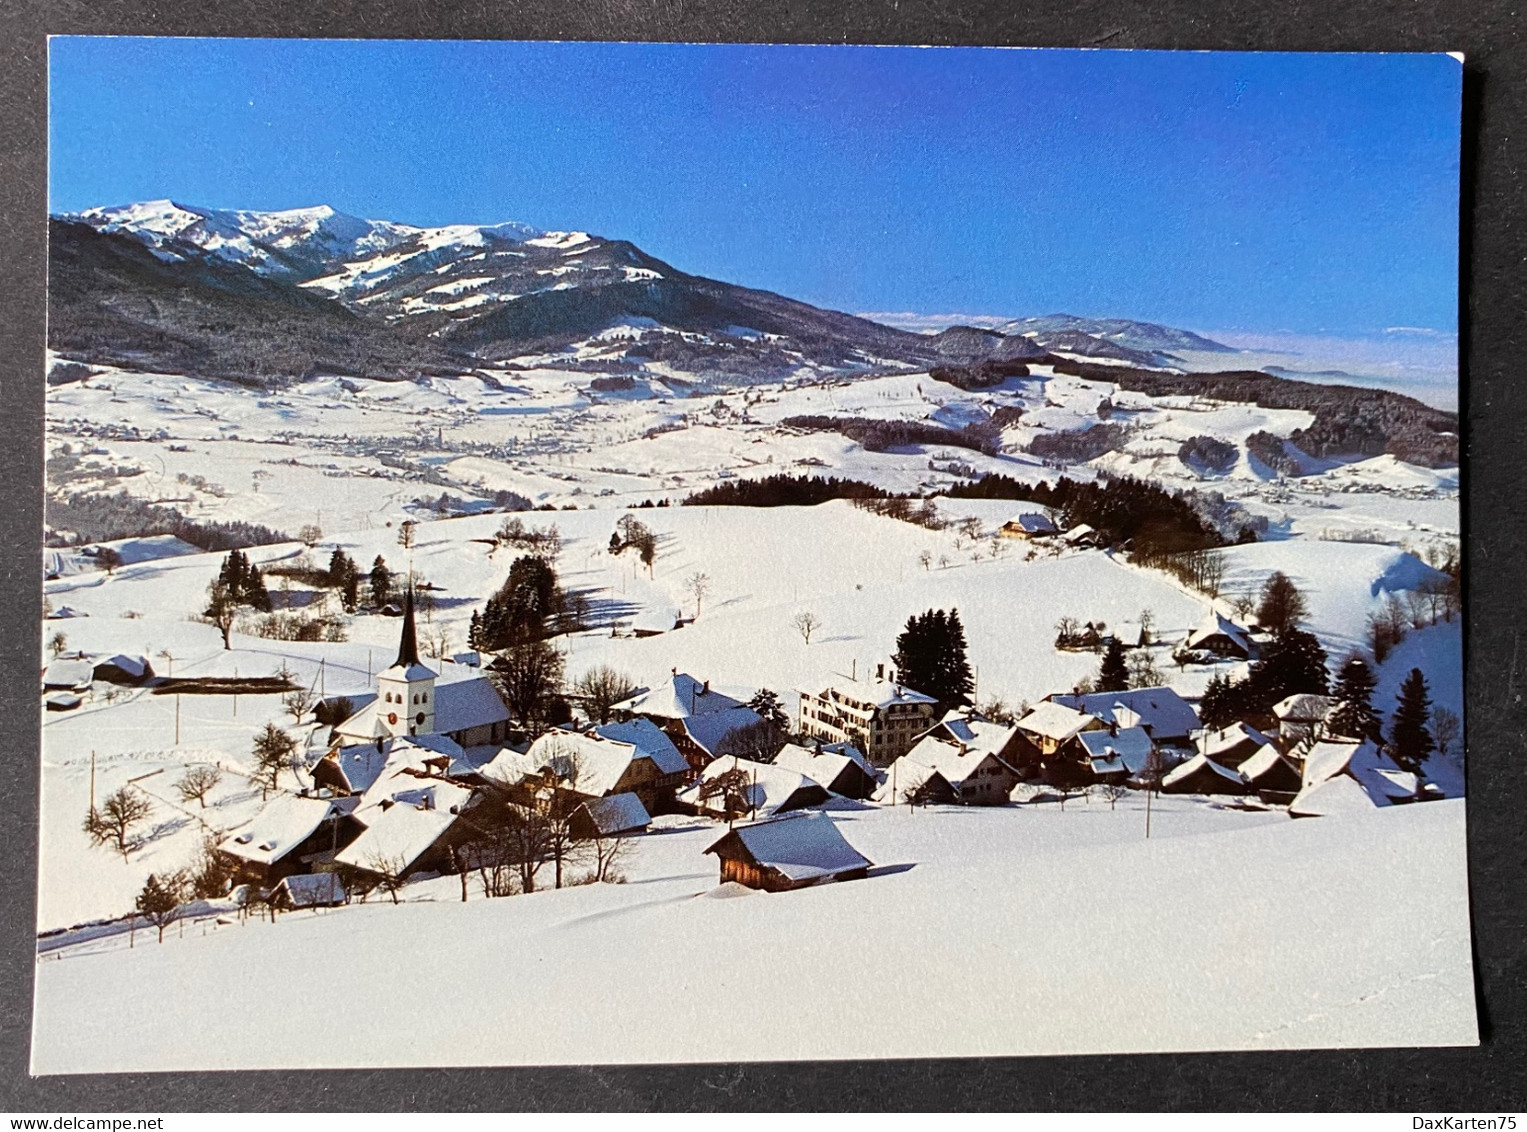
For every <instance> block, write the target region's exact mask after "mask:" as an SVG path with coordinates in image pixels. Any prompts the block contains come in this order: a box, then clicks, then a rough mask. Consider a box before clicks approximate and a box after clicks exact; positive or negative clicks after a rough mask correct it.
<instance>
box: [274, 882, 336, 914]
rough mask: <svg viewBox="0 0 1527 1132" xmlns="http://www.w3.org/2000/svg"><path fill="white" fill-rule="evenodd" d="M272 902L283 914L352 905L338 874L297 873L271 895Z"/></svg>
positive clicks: (277, 886)
mask: <svg viewBox="0 0 1527 1132" xmlns="http://www.w3.org/2000/svg"><path fill="white" fill-rule="evenodd" d="M270 902H271V903H272V904H273V905H274V906H275V907H276V908H278V909H280V910H281V911H283V912H295V911H297V910H298V909H300V908H335V907H338V906H339V905H341V904H348V903H350V894H349V893H348V892H346V891H345V886H344V884H343V883H341V881H340V879H339V875H338V874H337V873H297V874H294V875H293V876H289V877H283V878H282V880H281V883H280V884H278V885H276V888H275V891H274V892H272V893H271V895H270Z"/></svg>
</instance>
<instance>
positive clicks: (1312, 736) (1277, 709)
mask: <svg viewBox="0 0 1527 1132" xmlns="http://www.w3.org/2000/svg"><path fill="white" fill-rule="evenodd" d="M1335 706H1336V697H1335V696H1320V695H1316V694H1314V693H1313V692H1305V693H1301V694H1299V695H1294V696H1286V697H1284V698H1283V699H1281V700H1279V701H1278V702H1277V703H1275V704H1273V708H1272V713H1273V718H1274V719H1276V720H1277V721H1278V746H1280V747H1282V748H1283V750H1285V751H1292V750H1293V749H1294V748H1295V747H1298V746H1299V745H1300V744H1303V743H1309V742H1313V741H1315V740H1318V739H1320V738H1322V737H1323V736H1324V729H1325V720H1326V716H1328V715H1329V714H1330V713H1331V709H1333V708H1334V707H1335Z"/></svg>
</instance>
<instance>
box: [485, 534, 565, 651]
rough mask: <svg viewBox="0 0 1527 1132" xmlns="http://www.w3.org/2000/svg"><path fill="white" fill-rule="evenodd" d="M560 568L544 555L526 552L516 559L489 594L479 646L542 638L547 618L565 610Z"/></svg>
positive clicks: (503, 646) (498, 645) (494, 645)
mask: <svg viewBox="0 0 1527 1132" xmlns="http://www.w3.org/2000/svg"><path fill="white" fill-rule="evenodd" d="M562 605H563V601H562V591H561V588H560V587H559V586H558V584H557V572H556V571H555V570H553V569H552V567H551V564H550V563H549V562H547V561H546V559H544V558H540V557H537V556H534V555H525V556H524V557H521V558H517V559H515V560H514V564H513V565H512V566H510V567H509V577H508V578H506V579H505V580H504V584H503V585H501V586H500V587H499V588H498V591H497V592H496V593H494V594H493V595H492V596H491V597H489V598H488V601H487V603H486V604H485V605H484V606H483V610H482V616H481V617H480V618H478V620H477V636H478V639H479V641H480V642H481V643H480V644H479V645H477V646H476V647H477V648H483V649H501V648H506V647H508V646H509V645H510V644H512V643H514V642H517V641H533V640H540V639H541V638H543V637H544V636H545V635H546V622H547V618H549V617H551V616H553V615H554V614H556V613H559V612H561V610H562Z"/></svg>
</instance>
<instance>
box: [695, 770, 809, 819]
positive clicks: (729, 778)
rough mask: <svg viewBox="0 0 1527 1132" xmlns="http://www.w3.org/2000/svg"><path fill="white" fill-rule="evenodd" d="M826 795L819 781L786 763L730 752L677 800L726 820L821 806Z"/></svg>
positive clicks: (697, 810)
mask: <svg viewBox="0 0 1527 1132" xmlns="http://www.w3.org/2000/svg"><path fill="white" fill-rule="evenodd" d="M828 797H829V795H828V793H827V789H826V787H824V786H822V785H821V783H819V782H815V781H813V780H812V779H810V778H808V777H806V776H805V775H804V774H801V773H799V772H798V771H794V770H791V769H790V768H789V767H785V766H775V765H774V764H773V763H759V762H753V761H752V760H751V759H739V758H736V757H733V756H728V757H727V758H724V759H717V760H716V761H715V762H713V763H711V764H710V765H709V766H708V767H706V768H705V770H704V771H703V772H702V773H701V775H700V777H699V778H698V779H697V780H696V781H695V782H694V783H692V784H691V785H689V786H687V787H685V788H684V789H683V790H681V791H680V792H679V801H680V802H681V803H683V804H684V805H686V806H688V807H690V808H692V809H693V810H694V812H695V813H697V814H707V815H709V816H711V817H715V818H722V819H725V820H731V819H734V818H740V817H772V816H773V815H775V814H783V813H787V812H789V811H791V810H803V809H806V808H807V807H809V806H820V805H821V804H822V803H823V802H825V801H827V800H828Z"/></svg>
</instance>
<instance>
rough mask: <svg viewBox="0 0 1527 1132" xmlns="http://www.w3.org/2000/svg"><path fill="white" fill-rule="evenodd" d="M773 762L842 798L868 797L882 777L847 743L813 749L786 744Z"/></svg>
mask: <svg viewBox="0 0 1527 1132" xmlns="http://www.w3.org/2000/svg"><path fill="white" fill-rule="evenodd" d="M774 765H775V766H781V767H784V768H786V769H787V770H793V771H795V772H796V773H797V774H803V775H805V776H806V777H807V778H809V779H811V781H813V782H815V783H818V784H819V785H821V786H823V787H824V788H826V789H827V790H829V791H831V792H832V793H834V794H839V795H841V796H842V797H844V798H859V799H865V798H869V797H871V796H872V795H873V794H874V793H875V791H876V790H877V789H878V788H879V786H880V782H881V780H882V779H883V778H884V774H883V772H880V771H877V770H876V769H875V768H874V767H873V766H871V765H870V761H869V760H868V759H867V758H865V757H864V756H863V755H862V754H860V752H859V751H858V749H857V748H855V747H851V746H849V745H848V744H847V743H819V744H817V745H816V747H814V748H813V747H803V746H800V745H799V744H797V743H786V744H785V745H784V746H783V747H781V748H780V750H779V753H778V754H776V755H775V756H774Z"/></svg>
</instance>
